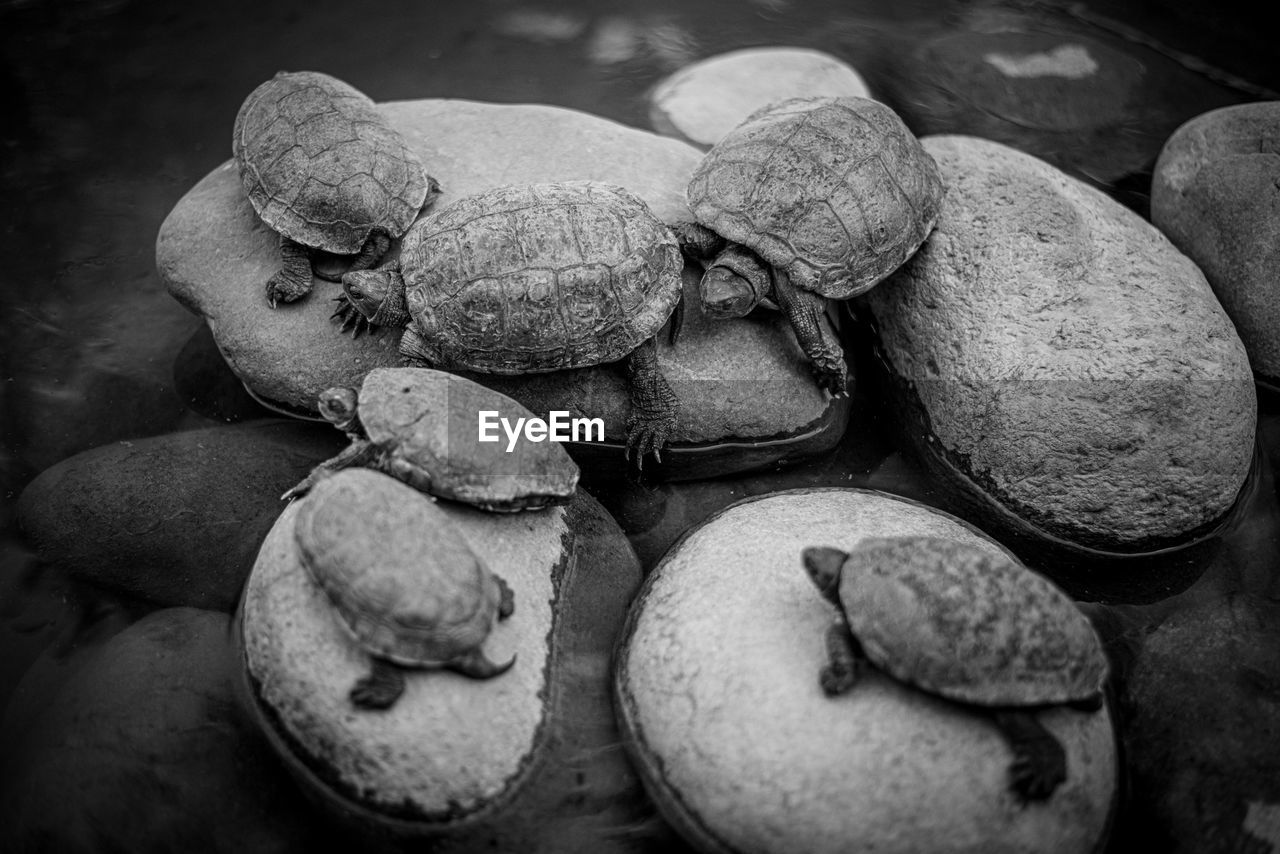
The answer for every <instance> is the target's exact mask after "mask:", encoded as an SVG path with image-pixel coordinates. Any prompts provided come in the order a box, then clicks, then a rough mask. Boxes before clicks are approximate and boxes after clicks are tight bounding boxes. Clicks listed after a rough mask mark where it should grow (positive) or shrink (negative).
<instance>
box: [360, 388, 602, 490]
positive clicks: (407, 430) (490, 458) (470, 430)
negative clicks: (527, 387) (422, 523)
mask: <svg viewBox="0 0 1280 854" xmlns="http://www.w3.org/2000/svg"><path fill="white" fill-rule="evenodd" d="M358 400H359V410H360V422H361V423H362V424H363V425H364V428H365V431H366V432H367V433H368V435H369V438H370V439H371V440H372V441H374V442H376V443H378V444H380V445H382V446H383V447H388V448H394V453H395V454H396V455H397V456H398V457H399V458H400V459H401V460H403V461H404V462H405V463H406V464H408V465H411V466H414V467H416V468H418V469H419V470H420V471H421V472H422V473H423V474H424V475H425V476H427V477H429V479H430V481H431V490H430V491H431V492H432V494H434V495H439V496H441V497H442V498H451V499H454V500H456V501H463V502H466V503H468V504H472V505H476V506H479V507H483V508H486V509H501V508H509V507H513V506H528V504H529V503H530V499H531V498H534V497H536V498H537V499H539V500H537V501H535V502H532V503H533V504H535V505H541V504H545V503H547V501H548V500H551V499H558V500H567V499H569V498H570V497H572V496H573V493H574V491H575V490H576V489H577V486H578V474H579V472H578V466H577V464H576V463H575V462H574V461H573V459H572V458H571V457H570V456H569V454H568V452H567V451H565V449H564V445H562V444H560V443H557V442H519V443H517V444H516V446H515V448H514V449H511V450H507V448H506V443H505V442H500V443H485V444H481V443H479V442H477V441H476V413H478V412H480V411H482V410H488V411H493V412H498V413H499V417H507V418H508V419H510V420H512V421H514V419H515V418H517V417H523V418H529V417H532V416H533V413H532V412H530V411H529V410H527V409H525V408H524V407H523V406H522V405H520V404H519V403H517V402H516V401H515V400H512V399H511V398H509V397H507V396H506V395H505V394H502V393H501V392H497V391H494V390H493V389H490V388H486V387H485V386H482V385H480V384H479V383H475V382H472V381H471V380H469V379H466V378H464V377H459V376H455V375H454V374H448V373H445V372H443V371H435V370H431V369H428V368H376V369H374V370H372V371H370V372H369V373H368V374H366V375H365V378H364V381H363V382H362V383H361V385H360V392H359V395H358Z"/></svg>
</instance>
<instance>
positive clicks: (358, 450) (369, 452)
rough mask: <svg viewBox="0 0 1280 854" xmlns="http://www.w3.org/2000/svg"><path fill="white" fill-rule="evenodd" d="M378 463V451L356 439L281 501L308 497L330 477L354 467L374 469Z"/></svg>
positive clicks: (362, 440) (282, 496) (315, 469)
mask: <svg viewBox="0 0 1280 854" xmlns="http://www.w3.org/2000/svg"><path fill="white" fill-rule="evenodd" d="M377 462H378V449H377V448H376V447H374V444H373V443H372V442H370V441H368V440H367V439H355V440H353V441H352V442H351V444H350V445H348V446H347V447H345V448H343V449H342V450H341V451H340V452H339V453H338V454H337V455H336V456H333V457H330V458H329V459H327V460H325V461H324V462H322V463H320V464H319V465H317V466H316V467H315V468H313V469H312V470H311V473H310V474H308V475H307V476H306V477H304V478H303V479H302V480H301V481H299V482H298V484H297V485H296V486H294V487H293V488H292V489H290V490H289V491H288V492H286V493H285V494H284V495H281V496H280V500H281V501H292V500H293V499H295V498H298V497H299V496H302V495H306V494H307V493H308V492H310V491H311V490H312V489H313V488H314V487H315V485H316V484H317V483H319V482H320V481H322V480H324V479H325V478H326V477H328V476H329V475H331V474H333V473H334V472H337V471H342V470H343V469H347V468H352V467H354V466H365V467H374V468H376V467H377V466H376V464H377Z"/></svg>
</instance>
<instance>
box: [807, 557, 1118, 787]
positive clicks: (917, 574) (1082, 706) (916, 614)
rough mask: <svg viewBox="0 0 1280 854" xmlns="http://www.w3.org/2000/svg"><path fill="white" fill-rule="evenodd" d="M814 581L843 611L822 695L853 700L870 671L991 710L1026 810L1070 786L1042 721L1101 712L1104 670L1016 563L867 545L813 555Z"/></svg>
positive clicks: (1049, 589) (1067, 617) (1072, 616)
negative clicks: (1067, 713)
mask: <svg viewBox="0 0 1280 854" xmlns="http://www.w3.org/2000/svg"><path fill="white" fill-rule="evenodd" d="M802 560H803V563H804V567H805V570H806V571H807V572H808V575H809V577H810V579H811V580H812V581H813V583H814V584H815V585H816V586H817V587H818V589H819V590H820V591H821V592H822V595H823V596H825V597H826V598H827V599H828V600H830V601H831V602H832V603H834V604H835V605H836V607H837V609H838V611H839V615H838V616H837V618H836V621H835V624H834V625H832V627H831V628H830V629H829V630H828V633H827V639H826V648H827V656H828V658H829V661H828V663H827V664H826V665H825V666H824V667H823V668H822V670H821V671H820V673H819V684H820V685H821V687H822V690H823V691H824V692H825V693H826V694H827V695H828V696H835V695H838V694H842V693H844V692H846V691H848V690H849V689H850V688H852V687H853V686H854V684H856V683H857V681H858V677H859V675H860V673H861V671H862V669H863V667H864V666H865V665H866V664H867V662H870V663H871V664H873V665H875V666H876V667H877V668H879V669H880V670H882V671H884V672H886V673H888V674H889V675H890V676H892V677H894V678H896V679H897V680H899V681H901V682H904V683H907V684H910V685H913V686H915V687H917V688H920V689H922V690H924V691H927V692H929V693H931V694H935V695H938V696H941V697H945V698H947V699H950V700H954V701H957V702H960V703H965V704H968V705H970V706H974V707H982V708H984V709H985V710H986V711H987V712H988V713H989V714H990V715H991V717H992V720H993V721H994V723H995V725H996V726H997V728H998V729H999V730H1000V732H1001V733H1002V734H1003V736H1004V738H1005V740H1006V741H1007V742H1008V744H1009V746H1010V747H1011V748H1012V750H1013V754H1014V759H1013V762H1012V764H1011V765H1010V785H1009V788H1010V789H1011V790H1012V792H1013V793H1014V795H1015V796H1017V797H1018V798H1019V799H1020V800H1021V801H1022V802H1024V803H1026V802H1029V801H1034V800H1044V799H1047V798H1049V797H1050V796H1051V795H1052V794H1053V792H1054V790H1055V789H1057V787H1058V786H1059V785H1060V784H1061V783H1062V782H1063V781H1064V780H1066V776H1067V761H1066V753H1065V751H1064V750H1063V748H1062V745H1061V743H1059V742H1058V740H1057V739H1056V738H1055V737H1054V736H1053V735H1052V734H1051V733H1050V732H1049V731H1048V730H1047V729H1045V728H1044V726H1043V725H1042V724H1041V723H1040V721H1039V720H1038V719H1037V717H1036V713H1037V712H1038V711H1039V710H1041V709H1045V708H1048V707H1060V706H1068V707H1071V708H1074V709H1076V710H1079V711H1082V712H1095V711H1097V710H1098V709H1100V708H1101V707H1102V705H1103V689H1104V685H1105V682H1106V679H1107V674H1108V665H1107V659H1106V656H1105V655H1104V653H1103V650H1102V644H1101V641H1100V640H1099V639H1098V635H1097V633H1096V632H1095V631H1094V629H1093V626H1092V624H1091V623H1090V622H1089V620H1088V619H1087V618H1086V617H1085V616H1084V614H1083V613H1082V612H1081V611H1080V610H1079V609H1078V608H1077V607H1076V606H1075V604H1074V603H1073V602H1072V601H1071V599H1069V598H1068V597H1067V595H1066V594H1065V593H1063V592H1062V591H1061V590H1059V589H1058V588H1057V587H1055V586H1054V585H1053V584H1052V583H1051V582H1050V581H1049V580H1047V579H1046V578H1044V577H1043V576H1040V575H1037V574H1036V573H1034V572H1032V571H1031V570H1029V569H1027V568H1026V567H1024V566H1023V565H1021V564H1020V563H1018V562H1017V561H1015V560H1013V559H1011V558H1009V557H1006V556H1002V555H998V554H993V553H991V552H990V551H987V550H985V549H982V548H979V547H978V546H976V545H972V544H968V543H963V542H957V541H955V540H950V539H945V538H939V537H923V536H914V537H910V536H909V537H868V538H866V539H863V540H861V541H859V542H858V543H857V544H856V545H855V546H854V547H853V548H852V549H851V550H850V551H848V552H844V551H841V550H840V549H836V548H830V547H825V546H821V547H813V548H808V549H805V550H804V552H803V555H802Z"/></svg>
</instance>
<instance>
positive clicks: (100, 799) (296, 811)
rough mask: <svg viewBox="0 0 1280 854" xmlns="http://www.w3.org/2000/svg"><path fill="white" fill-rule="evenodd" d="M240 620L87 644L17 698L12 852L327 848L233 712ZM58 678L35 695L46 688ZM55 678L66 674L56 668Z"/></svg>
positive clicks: (155, 625) (177, 622) (4, 816)
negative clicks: (27, 704) (33, 705)
mask: <svg viewBox="0 0 1280 854" xmlns="http://www.w3.org/2000/svg"><path fill="white" fill-rule="evenodd" d="M230 622H231V620H230V617H229V616H228V615H226V614H217V613H213V612H209V611H200V610H195V609H191V608H173V609H168V610H164V611H158V612H156V613H154V614H151V615H149V616H147V617H145V618H143V619H142V620H140V621H139V622H137V623H135V624H134V625H132V626H130V627H129V628H127V629H124V630H123V631H121V632H119V633H118V634H116V635H114V637H111V638H110V639H109V640H106V641H105V642H101V643H93V644H87V645H86V644H84V643H82V644H81V645H80V647H79V650H78V651H77V652H76V653H75V654H74V655H72V656H71V657H70V660H69V661H68V662H67V663H65V664H63V665H62V666H61V669H62V670H63V673H62V674H61V675H62V680H61V681H59V680H58V679H57V678H56V676H55V678H53V680H52V686H51V687H46V688H45V690H39V686H34V685H33V690H32V691H30V692H24V693H20V695H19V696H23V697H27V698H28V699H31V700H32V701H33V702H34V698H35V696H36V695H41V694H43V695H45V701H44V703H43V705H42V706H41V709H40V712H39V714H36V715H32V714H27V710H26V709H25V708H24V707H21V706H18V705H16V704H15V705H13V706H11V707H10V709H9V711H8V713H7V714H6V716H5V719H4V727H3V730H2V731H3V733H4V739H3V742H2V743H0V766H2V767H3V768H4V773H3V774H0V849H3V850H4V851H6V852H13V854H19V852H42V851H64V852H68V854H94V852H101V851H191V852H234V851H263V852H285V851H296V850H301V849H304V848H310V849H315V848H316V847H317V846H322V845H324V844H325V843H326V840H328V839H330V838H331V837H330V836H327V835H326V831H325V825H324V823H323V821H322V820H321V817H319V816H316V815H315V814H314V813H312V812H311V811H310V810H309V809H308V808H307V805H306V803H305V801H304V800H303V799H302V798H301V797H300V795H299V794H298V792H297V791H296V790H295V789H294V788H293V786H292V785H291V781H290V780H289V778H288V775H287V774H285V773H284V771H283V769H281V768H280V767H279V766H278V764H277V763H276V761H275V757H274V756H272V754H271V752H270V750H269V749H268V748H267V745H266V743H265V742H264V741H263V739H262V737H261V736H260V735H259V734H258V732H257V731H256V730H255V729H254V727H253V726H252V724H251V723H250V721H249V720H248V719H246V718H244V717H243V716H242V714H241V713H240V711H239V709H238V706H237V705H236V703H235V702H234V686H235V682H236V670H235V656H234V649H233V645H232V644H231V642H230ZM48 669H50V668H37V669H36V670H33V673H32V674H31V676H30V677H29V680H28V681H40V680H41V679H42V678H43V679H44V680H45V681H46V682H48V681H49V679H48V677H49V676H50V674H48V673H47V672H45V671H47V670H48ZM55 669H56V668H55Z"/></svg>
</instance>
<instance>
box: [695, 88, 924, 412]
mask: <svg viewBox="0 0 1280 854" xmlns="http://www.w3.org/2000/svg"><path fill="white" fill-rule="evenodd" d="M687 194H688V199H689V207H690V209H691V210H692V211H693V215H694V217H695V218H696V219H697V220H698V221H697V222H696V223H683V224H680V225H678V226H676V233H677V234H678V235H679V237H680V240H681V246H682V248H683V249H684V251H685V252H686V254H688V255H690V256H691V257H693V258H694V259H696V260H700V261H703V262H704V263H705V264H706V272H705V273H704V274H703V277H702V282H701V285H700V291H701V298H702V307H703V310H704V311H705V312H706V313H707V314H709V315H711V316H713V317H742V316H743V315H745V314H747V313H748V312H750V311H751V310H752V309H754V308H755V307H756V306H757V305H760V304H761V303H771V304H775V305H776V306H778V307H779V308H781V309H782V311H783V312H784V313H785V314H786V316H787V319H788V320H789V321H790V322H791V327H792V329H793V330H794V331H795V335H796V340H797V341H798V342H799V344H800V346H801V348H802V349H803V350H804V352H805V353H806V354H807V355H808V356H809V358H810V359H811V360H812V361H813V365H814V373H815V375H816V376H817V379H818V383H819V385H821V386H822V387H824V388H826V389H828V390H829V391H830V392H831V393H832V394H841V393H844V392H845V391H846V388H847V386H846V376H845V364H844V351H843V350H842V349H841V347H840V344H839V343H838V342H837V341H835V340H833V339H832V338H831V336H830V334H829V333H828V331H827V330H826V328H825V327H824V326H823V324H822V322H821V315H822V314H823V312H824V311H825V310H826V300H827V298H831V299H849V298H850V297H854V296H857V295H858V294H860V293H863V292H864V291H867V290H869V289H870V288H871V287H872V286H873V285H875V284H876V283H877V282H879V281H880V280H881V279H883V278H884V277H885V276H887V275H889V274H890V273H892V272H893V271H894V270H896V269H897V268H898V267H900V266H901V265H902V263H903V262H904V261H906V260H907V259H908V258H910V257H911V255H912V254H914V253H915V251H916V250H917V249H918V248H919V247H920V244H921V243H923V242H924V240H925V238H926V237H927V236H928V235H929V232H930V231H932V230H933V227H934V225H935V224H936V223H937V220H938V212H939V209H940V207H941V204H942V197H943V186H942V178H941V176H940V175H939V173H938V166H937V164H936V163H934V160H933V158H932V157H930V156H929V154H928V152H926V151H925V150H924V148H923V147H921V145H920V141H919V140H917V139H916V138H915V137H914V136H913V135H912V134H911V132H910V131H909V130H907V127H906V125H904V124H903V123H902V120H901V119H900V118H898V115H897V114H896V113H895V112H894V111H893V110H891V109H889V108H888V107H886V106H884V105H883V104H880V103H878V102H876V101H871V100H867V99H865V98H854V97H844V98H793V99H790V100H787V101H780V102H778V103H776V104H771V105H770V106H768V107H765V108H763V109H761V110H758V111H756V112H755V113H753V114H752V115H751V116H750V117H748V118H747V120H746V121H744V122H743V123H742V124H740V125H739V126H738V127H737V128H736V129H734V130H733V131H731V132H730V133H729V134H728V135H727V136H725V137H724V138H723V139H722V140H720V142H718V143H716V145H715V146H714V147H713V148H712V149H711V150H710V151H709V152H707V155H706V157H704V158H703V160H702V162H701V163H700V164H698V167H697V169H695V170H694V173H693V177H692V178H691V179H690V181H689V188H688V191H687Z"/></svg>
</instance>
